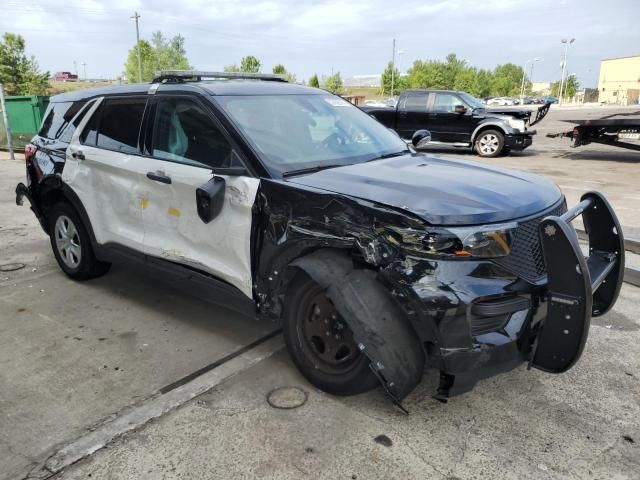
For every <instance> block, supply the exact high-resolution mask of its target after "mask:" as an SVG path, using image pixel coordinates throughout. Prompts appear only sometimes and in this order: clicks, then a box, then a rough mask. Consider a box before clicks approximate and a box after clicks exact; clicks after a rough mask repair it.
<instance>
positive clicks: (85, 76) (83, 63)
mask: <svg viewBox="0 0 640 480" xmlns="http://www.w3.org/2000/svg"><path fill="white" fill-rule="evenodd" d="M80 65H82V69H83V70H84V81H85V82H86V81H87V62H82V63H81V64H80Z"/></svg>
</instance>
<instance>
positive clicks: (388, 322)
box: [253, 181, 624, 406]
mask: <svg viewBox="0 0 640 480" xmlns="http://www.w3.org/2000/svg"><path fill="white" fill-rule="evenodd" d="M589 198H593V200H592V201H591V203H590V205H591V204H592V206H594V207H596V209H598V208H599V209H600V212H602V211H605V212H606V219H605V218H604V217H602V218H601V217H598V216H593V215H591V216H588V215H585V219H586V220H587V219H588V222H587V223H590V224H591V225H592V226H591V229H592V230H593V231H596V230H597V228H596V224H597V225H600V224H601V223H602V224H603V223H607V222H613V224H614V226H615V227H616V228H617V230H616V229H614V228H613V227H612V229H610V230H611V231H612V232H613V231H617V232H620V228H619V225H618V224H617V220H616V219H615V214H614V213H613V212H612V211H611V209H610V207H609V208H605V207H604V206H608V204H606V200H604V199H603V198H602V197H601V196H598V194H592V197H589ZM257 207H258V208H257V211H258V212H259V214H257V217H256V219H257V222H259V224H260V225H259V228H257V232H259V233H258V234H257V235H256V238H255V241H254V243H253V248H254V250H255V251H256V252H258V253H257V254H256V255H255V256H254V258H256V259H257V261H256V265H255V268H256V271H257V275H255V278H256V284H255V286H254V287H255V293H256V297H257V298H258V300H259V308H260V310H261V311H262V313H263V314H265V315H270V316H275V317H279V316H280V314H281V311H282V305H283V304H284V302H286V293H287V288H288V285H289V283H290V282H291V281H292V279H293V278H294V276H295V273H294V272H295V271H296V270H297V269H299V270H302V271H304V272H305V273H307V274H308V275H309V276H310V277H312V278H313V279H314V280H315V281H316V282H317V283H318V284H320V285H321V286H322V287H323V288H326V292H327V296H328V297H329V298H330V299H331V300H332V302H333V303H334V305H335V307H336V309H337V311H338V312H339V313H340V315H341V316H342V317H343V319H344V321H345V322H346V323H347V324H348V326H349V327H350V328H351V330H352V331H353V335H354V340H355V341H356V343H357V344H358V347H359V348H360V350H361V351H362V352H363V353H364V354H365V355H366V356H367V357H368V358H369V361H370V367H371V369H372V370H373V372H374V373H375V375H376V376H377V378H378V379H379V380H380V383H381V384H382V386H383V387H384V389H385V391H386V392H387V393H388V394H389V396H390V397H391V398H392V399H393V401H394V402H395V403H396V404H398V405H400V402H401V400H402V399H403V398H404V397H405V396H406V395H408V394H409V393H410V392H411V391H412V390H413V389H414V388H415V387H416V385H417V384H418V383H419V382H420V380H421V377H422V372H423V370H424V368H425V366H427V367H430V368H435V369H438V370H439V371H440V386H439V388H438V391H437V392H436V393H435V398H437V399H439V400H442V401H446V400H447V399H448V398H450V397H451V396H454V395H458V394H461V393H464V392H466V391H468V390H470V389H471V388H472V387H473V386H474V385H475V383H477V381H478V380H480V379H482V378H486V377H489V376H492V375H495V374H498V373H501V372H506V371H509V370H511V369H513V368H515V367H516V366H518V365H520V364H522V363H523V362H526V361H527V360H529V361H532V359H533V365H534V366H536V367H539V368H543V369H544V366H543V364H542V363H536V361H535V358H542V356H544V355H547V349H548V348H550V347H549V345H551V344H552V343H554V342H555V345H558V341H559V340H558V338H557V335H558V333H557V331H556V330H557V325H556V326H554V327H549V326H548V325H549V322H553V323H554V324H555V323H556V322H558V320H557V316H558V314H557V313H556V311H557V309H558V302H559V300H558V298H560V297H562V298H564V296H563V294H561V295H560V296H558V295H555V294H554V293H553V290H552V291H551V293H550V292H549V290H550V288H548V285H549V286H550V287H551V286H553V285H555V283H554V279H553V278H552V275H553V276H558V273H557V272H558V269H557V268H555V267H552V268H547V264H548V263H549V262H551V261H553V260H552V259H553V256H552V255H551V254H549V253H548V249H549V248H552V247H549V246H548V242H546V241H542V242H541V241H540V240H539V237H538V229H539V228H540V226H541V225H543V224H544V225H547V222H548V218H565V217H563V215H565V212H566V207H565V204H564V199H561V201H560V202H559V203H557V204H556V205H554V206H552V207H551V208H548V209H547V210H545V211H543V212H540V213H537V214H535V215H533V216H531V217H527V218H524V219H518V221H517V222H512V223H508V224H500V225H493V226H492V227H491V228H466V227H461V228H457V227H456V228H448V229H444V228H439V227H430V226H428V225H426V224H425V222H424V221H423V220H421V219H420V218H418V217H416V216H414V215H412V214H411V213H410V212H406V213H405V212H403V211H401V210H399V209H396V208H390V207H387V206H385V205H381V204H377V203H375V202H371V201H368V200H362V199H356V198H353V197H349V196H346V195H337V194H333V193H330V192H326V191H322V190H317V189H313V188H307V189H304V190H302V189H298V188H295V187H292V186H290V185H288V184H287V183H286V182H283V181H268V182H263V183H262V185H261V188H260V191H259V192H258V203H257ZM571 211H573V210H571ZM571 211H570V212H571ZM574 213H575V212H574ZM574 216H575V215H574ZM567 221H569V220H567ZM568 228H569V230H567V231H566V232H565V234H566V235H568V234H569V233H570V232H572V230H571V229H570V227H568ZM424 232H431V233H433V232H437V233H439V235H429V234H426V235H425V234H424ZM445 232H449V233H454V234H455V235H453V236H452V238H449V237H447V235H446V234H445ZM567 232H569V233H567ZM574 235H575V232H574ZM615 235H616V236H615V238H609V239H608V240H607V241H606V242H605V241H604V240H602V241H599V240H598V241H595V243H594V245H593V247H592V248H593V251H597V252H601V251H603V249H604V248H605V247H606V249H607V250H606V251H607V252H608V253H602V254H601V253H598V254H597V255H596V256H595V257H594V258H595V259H594V260H589V261H587V263H586V265H587V268H586V269H585V267H583V268H582V269H581V271H582V272H583V273H582V275H585V274H584V272H585V271H589V268H590V267H591V266H592V265H596V264H597V265H598V266H597V270H594V272H595V273H594V274H593V275H594V276H596V281H597V282H599V284H602V283H607V284H608V286H607V287H606V288H607V289H611V288H613V291H615V295H614V294H613V293H612V291H609V290H606V291H608V292H609V294H607V295H608V296H607V299H608V300H607V301H606V302H605V303H607V305H608V307H610V306H611V305H612V303H613V302H614V301H615V296H616V295H617V290H616V288H617V289H619V283H620V282H621V276H620V275H619V272H620V265H621V264H623V262H624V257H623V255H624V254H623V249H621V248H620V247H617V248H613V247H612V245H613V243H616V245H619V241H620V239H621V234H618V233H616V234H615ZM418 237H419V242H417V240H416V239H417V238H418ZM453 238H455V239H457V242H455V241H454V240H453ZM483 239H484V240H486V239H492V241H491V242H484V241H481V240H483ZM571 241H572V242H573V239H572V240H571ZM451 242H453V243H451ZM601 244H602V245H601ZM576 245H577V238H576V239H575V244H574V245H573V247H575V246H576ZM573 247H572V248H573ZM578 251H579V248H578V250H575V249H574V250H571V251H569V252H570V253H571V252H572V256H568V255H569V254H568V253H567V252H566V251H563V255H564V256H565V261H569V260H566V259H567V258H568V259H574V260H575V263H576V265H580V261H579V260H578V257H579V256H578V253H577V252H578ZM501 252H502V253H504V255H500V253H501ZM614 257H615V258H614ZM601 260H602V261H601ZM605 261H610V262H614V266H613V267H606V268H604V267H603V268H601V267H600V265H601V264H602V263H603V262H605ZM594 268H596V267H594ZM616 272H617V273H616ZM605 280H606V281H605ZM571 281H572V282H574V283H575V281H574V279H571ZM593 290H594V291H595V289H593ZM587 294H589V292H588V291H585V295H587ZM593 295H594V297H593V298H594V299H595V298H597V296H598V295H599V294H598V293H597V292H596V293H595V294H593ZM569 296H570V295H569ZM556 297H558V298H556ZM572 298H573V297H572ZM594 302H595V300H594ZM600 303H603V302H600ZM594 305H595V303H594ZM608 307H606V308H608ZM599 308H600V310H605V309H606V308H605V307H603V306H600V307H599ZM575 316H576V318H577V319H576V320H575V321H577V322H582V324H583V325H584V324H587V325H588V321H589V320H588V318H590V314H589V316H588V317H587V316H584V315H583V316H580V315H577V314H576V315H575ZM572 318H573V317H572ZM543 327H544V328H543ZM563 330H566V328H565V329H563ZM549 331H551V333H548V332H549ZM570 332H571V333H570V334H573V332H574V327H573V326H572V327H571V330H570ZM561 335H567V334H566V333H562V332H561ZM546 337H553V338H555V339H556V340H555V341H554V340H547V339H545V338H546ZM584 338H585V339H586V336H585V337H584ZM543 340H544V341H543ZM563 341H566V339H563ZM583 344H584V343H582V345H583ZM578 350H580V351H581V349H578ZM576 352H577V353H576ZM532 355H533V356H532ZM550 355H551V356H554V355H557V352H553V353H551V354H550ZM568 355H573V356H574V357H576V358H575V359H577V356H579V351H577V350H575V349H574V351H573V352H568V353H567V356H568ZM550 370H551V369H550ZM400 406H401V405H400Z"/></svg>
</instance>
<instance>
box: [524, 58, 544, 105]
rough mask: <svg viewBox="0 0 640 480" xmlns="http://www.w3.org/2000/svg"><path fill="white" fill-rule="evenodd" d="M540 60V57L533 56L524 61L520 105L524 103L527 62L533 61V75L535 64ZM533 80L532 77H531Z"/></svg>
mask: <svg viewBox="0 0 640 480" xmlns="http://www.w3.org/2000/svg"><path fill="white" fill-rule="evenodd" d="M538 61H540V59H539V58H538V57H536V58H532V59H531V60H527V61H526V62H524V68H523V69H522V83H521V84H520V105H524V79H525V77H526V76H527V63H529V62H531V75H532V76H533V64H534V63H536V62H538ZM529 81H531V78H529Z"/></svg>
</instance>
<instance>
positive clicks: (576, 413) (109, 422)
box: [0, 109, 640, 480]
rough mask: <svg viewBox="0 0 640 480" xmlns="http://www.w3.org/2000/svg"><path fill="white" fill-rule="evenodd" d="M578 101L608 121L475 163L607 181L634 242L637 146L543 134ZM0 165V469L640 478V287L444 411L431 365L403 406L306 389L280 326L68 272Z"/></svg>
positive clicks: (115, 274)
mask: <svg viewBox="0 0 640 480" xmlns="http://www.w3.org/2000/svg"><path fill="white" fill-rule="evenodd" d="M574 114H575V115H581V116H584V115H585V114H586V115H595V116H601V115H602V113H601V111H600V110H594V111H591V110H582V111H578V112H577V113H576V112H574V111H570V110H564V109H563V110H559V109H558V110H554V111H552V112H551V113H550V115H549V117H548V118H547V119H545V120H544V121H543V123H542V124H541V125H540V126H539V127H537V129H538V131H539V133H540V134H539V135H538V137H537V138H536V139H535V141H534V145H533V146H532V147H531V148H530V149H528V150H527V151H525V152H523V153H519V154H514V155H512V156H508V157H501V158H498V159H491V160H483V161H486V162H488V163H492V164H499V165H505V166H510V167H514V168H522V169H526V170H529V171H533V172H536V173H541V174H545V175H548V176H550V177H551V178H552V179H554V181H556V183H558V184H559V185H560V186H561V188H562V189H563V191H564V192H565V194H566V195H567V197H568V200H569V203H573V202H576V201H577V199H578V198H579V196H580V195H581V193H582V192H584V191H587V190H590V189H597V190H600V191H603V192H604V193H605V194H606V195H607V196H608V197H609V199H610V200H611V202H612V203H613V205H614V208H615V209H616V211H617V212H618V214H619V216H620V219H621V222H622V224H623V226H624V230H625V232H626V233H627V234H628V235H629V234H631V235H633V236H636V237H640V234H639V233H640V191H639V190H638V184H639V183H640V182H639V181H638V180H639V179H640V170H639V169H640V154H638V153H633V152H626V151H624V150H614V149H611V148H607V147H601V146H589V147H582V148H581V149H575V150H573V149H569V147H568V141H567V140H563V139H547V138H545V137H544V134H546V133H547V132H550V131H560V130H562V129H563V128H564V129H567V130H569V129H570V128H571V127H570V126H569V125H568V124H563V123H562V122H561V121H560V120H561V119H562V118H568V117H570V116H573V115H574ZM567 126H568V128H567ZM434 151H437V152H438V153H439V154H442V155H451V156H455V157H458V158H465V159H470V160H476V161H477V160H479V159H478V158H477V157H474V156H472V155H471V154H469V153H467V152H464V151H461V150H447V149H442V148H438V149H434ZM0 172H1V175H0V245H1V246H2V248H1V249H0V266H2V265H6V264H10V263H22V264H24V268H20V269H18V270H15V271H9V272H3V271H0V480H9V479H24V478H59V479H86V478H91V479H96V478H98V479H158V478H167V479H173V478H194V479H202V478H210V479H215V478H221V479H222V478H225V479H226V478H237V477H240V478H247V477H261V478H345V479H369V478H437V479H440V478H442V479H449V480H453V479H476V478H477V479H479V478H505V479H511V478H513V479H522V478H535V479H538V478H542V479H546V478H567V479H578V478H590V479H591V478H593V479H609V478H616V479H638V478H640V318H639V316H638V306H639V305H640V288H636V287H633V286H631V285H629V284H625V285H624V287H623V289H622V292H621V297H620V299H619V301H618V303H617V305H616V307H615V308H614V310H613V311H612V312H610V313H608V314H607V315H605V316H603V317H599V318H596V319H594V320H593V322H592V328H591V331H590V336H589V341H588V343H587V348H586V350H585V353H584V355H583V357H582V359H581V361H580V362H579V363H578V365H577V366H576V367H575V368H573V369H572V370H570V371H569V372H568V373H566V374H563V375H558V376H554V375H549V374H544V373H542V372H540V371H537V370H531V371H527V370H526V368H525V367H521V368H518V369H516V370H515V371H513V372H510V373H508V374H505V375H501V376H499V377H495V378H492V379H489V380H485V381H483V382H481V383H480V384H478V386H477V387H476V389H475V390H474V391H472V392H470V393H468V394H466V395H463V396H461V397H457V398H455V399H453V400H451V401H450V402H449V403H447V404H441V403H439V402H437V401H435V400H433V399H432V398H431V395H432V394H433V393H434V391H435V387H436V384H437V374H436V372H434V371H428V372H426V373H425V377H424V380H423V382H422V384H421V385H420V386H419V387H418V389H416V391H414V392H413V393H412V394H411V395H410V396H409V397H408V398H407V399H406V401H405V402H404V405H405V406H406V408H407V409H408V410H409V412H410V414H409V415H404V414H402V413H401V412H399V411H398V410H397V409H396V408H395V407H393V406H392V404H391V403H390V402H389V401H388V400H387V398H386V397H385V396H384V394H383V392H381V391H380V390H375V391H372V392H369V393H367V394H363V395H359V396H355V397H350V398H340V397H334V396H330V395H327V394H324V393H322V392H319V391H316V390H315V389H314V388H313V387H311V386H310V385H309V384H308V383H307V382H306V381H305V380H304V379H303V378H302V377H301V376H300V375H299V374H298V373H297V371H296V369H295V367H294V366H293V364H292V363H291V362H290V360H289V358H288V356H287V355H286V352H285V351H284V350H283V349H282V340H281V339H280V337H279V336H278V335H277V334H276V336H273V337H272V336H271V335H272V334H274V332H277V330H278V328H279V327H278V325H276V324H273V323H269V322H258V321H257V320H255V319H253V318H251V317H249V316H246V315H242V314H240V313H237V312H234V311H232V310H228V309H226V308H225V307H224V305H220V304H221V303H222V304H224V299H223V298H209V299H208V300H209V301H204V300H203V299H202V298H199V297H198V296H195V295H193V294H191V293H190V292H189V291H184V290H183V289H177V288H175V287H174V286H172V285H171V284H168V283H166V282H160V281H159V280H158V279H155V278H151V277H149V276H147V275H145V274H144V272H139V271H136V270H134V269H133V268H132V267H131V266H128V265H117V266H114V268H113V269H112V271H111V272H110V273H109V275H107V276H105V277H103V278H100V279H96V280H93V281H90V282H86V283H76V282H73V281H70V280H68V279H67V278H66V277H65V276H64V275H63V274H62V273H61V272H60V271H59V270H58V268H57V266H56V265H55V261H54V259H53V256H52V254H51V253H50V251H51V249H50V245H49V240H48V238H47V237H46V236H45V234H44V233H43V232H42V230H41V229H40V228H39V226H38V224H37V221H36V220H35V218H34V216H33V214H32V213H31V212H30V211H29V210H28V208H27V207H26V206H25V207H17V206H15V203H14V199H15V197H14V195H13V189H14V187H15V184H16V183H17V182H18V181H21V180H22V179H23V177H24V166H23V163H22V160H21V159H20V158H18V159H17V160H15V161H10V160H8V159H7V155H6V153H0ZM204 372H206V373H204ZM200 373H202V375H200V376H197V375H198V374H200ZM198 382H199V383H198ZM207 382H209V383H207ZM280 386H294V387H299V388H301V389H303V390H304V391H305V392H306V393H307V394H308V398H307V400H306V402H305V403H304V404H303V405H301V406H300V407H298V408H295V409H289V410H280V409H274V408H273V407H271V406H270V405H269V403H267V401H266V397H267V395H268V394H269V392H271V391H272V390H273V389H274V388H276V387H280ZM147 419H151V420H150V421H147ZM114 432H115V433H117V432H125V433H123V434H122V435H116V434H114ZM114 437H115V438H114ZM85 454H86V455H85Z"/></svg>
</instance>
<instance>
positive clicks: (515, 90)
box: [492, 63, 524, 96]
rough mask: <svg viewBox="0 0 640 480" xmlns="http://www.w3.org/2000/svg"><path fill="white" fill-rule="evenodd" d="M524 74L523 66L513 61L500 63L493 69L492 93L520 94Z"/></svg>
mask: <svg viewBox="0 0 640 480" xmlns="http://www.w3.org/2000/svg"><path fill="white" fill-rule="evenodd" d="M523 74H524V71H523V70H522V67H520V66H518V65H514V64H513V63H505V64H504V65H498V66H497V67H496V68H495V70H494V71H493V88H492V94H493V95H497V96H503V95H508V96H515V95H520V86H521V84H522V75H523Z"/></svg>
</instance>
